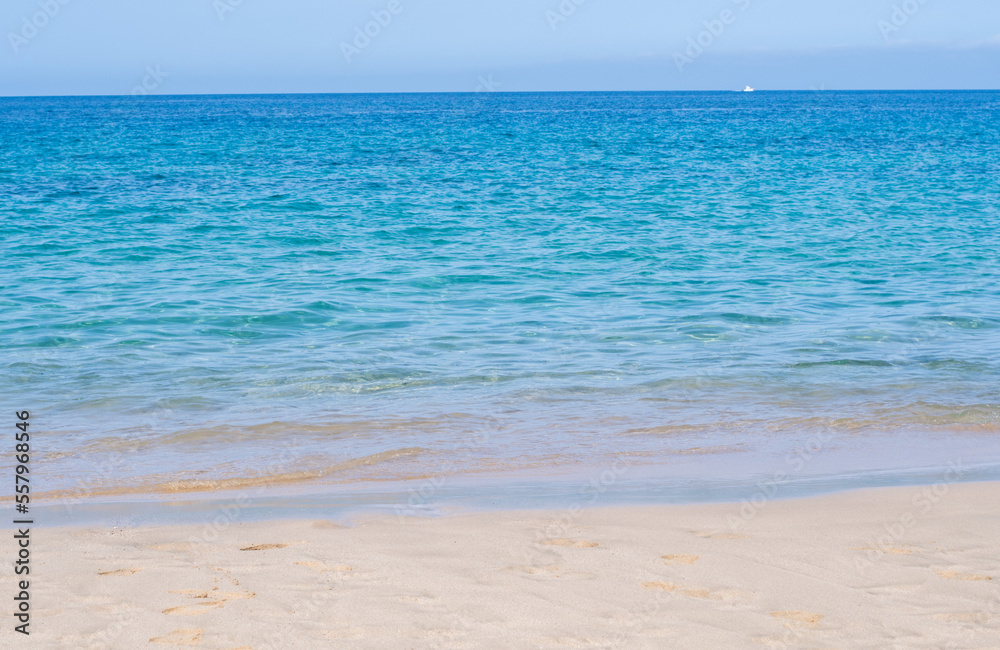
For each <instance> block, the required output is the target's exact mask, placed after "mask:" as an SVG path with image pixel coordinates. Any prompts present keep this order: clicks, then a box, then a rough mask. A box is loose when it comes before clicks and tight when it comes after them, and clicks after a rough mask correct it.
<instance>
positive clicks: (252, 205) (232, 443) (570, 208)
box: [0, 92, 1000, 492]
mask: <svg viewBox="0 0 1000 650" xmlns="http://www.w3.org/2000/svg"><path fill="white" fill-rule="evenodd" d="M0 195H2V196H3V197H4V198H3V202H2V204H0V223H2V227H3V243H2V253H3V254H2V256H0V270H2V281H0V285H2V294H0V300H2V302H0V306H2V310H0V341H2V350H3V359H2V367H3V372H2V375H0V392H2V394H3V395H4V398H3V402H4V404H5V405H6V408H7V410H8V411H13V410H21V409H30V410H31V411H32V413H33V420H32V421H33V426H35V427H36V428H35V431H36V433H37V435H38V438H37V442H36V454H37V456H36V459H37V461H36V462H37V463H38V464H39V465H38V467H37V469H36V470H35V471H36V472H37V475H38V476H37V479H36V480H37V481H38V482H39V483H40V485H41V486H44V487H45V488H46V489H53V490H54V489H70V490H79V489H87V490H98V491H99V490H102V489H104V488H133V487H134V488H136V489H137V490H139V491H140V492H142V491H155V490H158V489H162V488H163V486H164V483H167V482H170V481H176V480H180V479H199V480H225V479H232V478H237V477H249V478H253V477H260V476H273V475H282V476H283V478H287V479H309V480H311V481H312V483H307V485H317V486H318V485H321V484H322V485H328V484H330V483H331V482H332V483H336V484H339V485H344V484H347V483H351V484H357V483H358V482H359V481H361V480H384V479H403V478H407V477H416V476H428V475H437V474H442V475H444V474H447V475H452V474H458V475H462V476H478V477H486V478H487V479H488V478H489V477H503V476H515V475H516V476H520V477H525V476H528V477H531V476H535V477H539V476H545V477H551V476H553V475H559V474H560V473H563V472H565V473H567V474H571V473H574V472H575V473H582V474H586V473H587V472H590V471H592V470H593V471H597V472H600V471H601V468H606V467H608V466H609V464H611V463H614V462H615V459H620V458H623V457H624V458H627V459H629V460H628V463H629V466H630V467H631V468H633V469H635V470H636V473H635V475H636V476H642V477H644V478H643V480H648V481H649V482H650V484H653V483H655V482H656V481H657V480H659V479H663V480H668V479H669V480H671V481H674V480H682V479H684V478H685V477H691V478H692V480H695V479H719V478H723V477H732V476H747V477H752V476H757V475H760V474H762V473H763V474H766V473H768V472H770V471H772V470H773V469H775V468H782V467H786V466H790V465H791V462H790V461H789V460H788V454H791V453H793V452H794V450H796V449H800V448H802V447H803V446H808V445H810V444H812V445H813V446H814V448H815V449H816V451H815V453H814V454H812V455H810V456H809V458H808V462H807V463H805V464H804V465H805V466H804V467H803V468H800V469H798V470H796V471H797V472H801V475H802V476H806V475H810V474H821V473H826V474H828V475H836V476H841V477H844V476H852V475H854V474H853V473H855V472H862V473H864V472H868V473H871V472H880V471H886V470H902V469H907V468H915V467H924V466H929V465H933V464H934V463H938V462H941V463H944V461H946V460H951V459H955V458H961V459H964V460H966V461H967V462H984V463H989V462H1000V453H998V451H997V450H998V449H1000V446H998V443H1000V398H998V395H997V389H998V387H1000V283H998V280H1000V275H998V264H997V261H998V251H1000V233H998V225H1000V213H998V205H1000V93H995V92H947V93H933V92H918V93H898V92H894V93H874V92H865V93H849V92H812V93H778V92H771V93H761V92H758V93H752V94H751V93H634V94H632V93H609V94H601V93H579V94H572V93H566V94H563V93H556V94H455V95H298V96H214V97H210V96H190V97H143V98H135V97H122V98H101V97H94V98H7V99H0ZM817 439H818V440H820V441H821V442H820V443H819V444H817V443H815V442H814V441H815V440H817ZM811 441H812V442H811ZM373 454H379V455H378V456H375V457H374V458H368V457H369V456H371V455H373ZM359 459H362V460H359ZM5 462H6V461H5ZM796 466H797V464H796ZM95 467H96V468H98V469H97V470H95ZM284 475H291V476H284ZM291 484H293V483H289V485H291ZM240 485H241V484H222V486H223V487H225V486H229V487H239V486H240ZM38 489H42V488H41V487H39V488H38Z"/></svg>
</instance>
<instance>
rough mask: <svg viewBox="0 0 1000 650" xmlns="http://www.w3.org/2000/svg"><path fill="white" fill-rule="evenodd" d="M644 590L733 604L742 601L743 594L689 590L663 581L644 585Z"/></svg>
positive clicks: (729, 591)
mask: <svg viewBox="0 0 1000 650" xmlns="http://www.w3.org/2000/svg"><path fill="white" fill-rule="evenodd" d="M642 588H643V589H651V590H654V591H670V592H674V593H678V594H681V595H683V596H687V597H688V598H703V599H711V600H724V601H727V602H732V601H736V600H740V599H741V598H742V597H743V594H742V593H740V592H738V591H734V590H732V589H723V590H721V591H709V590H708V589H698V588H687V587H684V586H683V585H679V584H676V583H673V582H663V581H662V580H654V581H653V582H644V583H642Z"/></svg>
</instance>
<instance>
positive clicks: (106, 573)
mask: <svg viewBox="0 0 1000 650" xmlns="http://www.w3.org/2000/svg"><path fill="white" fill-rule="evenodd" d="M140 571H142V569H141V568H139V569H116V570H115V571H98V572H97V575H99V576H130V575H134V574H136V573H139V572H140Z"/></svg>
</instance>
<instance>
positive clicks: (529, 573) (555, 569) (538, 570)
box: [507, 564, 594, 580]
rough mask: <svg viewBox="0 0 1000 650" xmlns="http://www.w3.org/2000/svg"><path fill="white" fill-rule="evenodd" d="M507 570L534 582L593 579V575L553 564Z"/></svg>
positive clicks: (515, 567)
mask: <svg viewBox="0 0 1000 650" xmlns="http://www.w3.org/2000/svg"><path fill="white" fill-rule="evenodd" d="M507 569H508V570H509V571H514V572H517V573H520V574H523V575H524V576H526V577H529V578H532V579H535V580H556V579H561V580H590V579H591V578H593V577H594V574H593V573H586V572H582V571H571V570H570V569H567V568H566V567H561V566H557V565H555V564H550V565H548V566H532V565H521V566H512V567H507Z"/></svg>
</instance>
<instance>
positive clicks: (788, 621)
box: [771, 611, 823, 628]
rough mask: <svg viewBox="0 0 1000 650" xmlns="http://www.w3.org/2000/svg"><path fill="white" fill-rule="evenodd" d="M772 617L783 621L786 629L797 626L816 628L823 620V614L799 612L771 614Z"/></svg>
mask: <svg viewBox="0 0 1000 650" xmlns="http://www.w3.org/2000/svg"><path fill="white" fill-rule="evenodd" d="M771 617H772V618H776V619H778V620H779V621H781V622H782V623H783V624H784V625H785V627H791V626H792V625H795V626H797V627H810V628H815V627H817V626H818V625H819V622H820V621H821V620H823V615H822V614H816V613H814V612H799V611H780V612H771Z"/></svg>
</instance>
